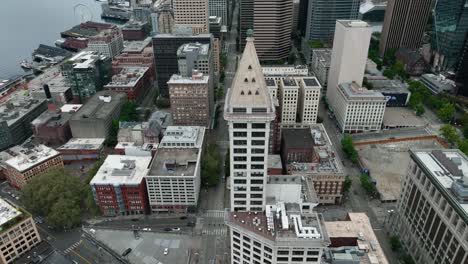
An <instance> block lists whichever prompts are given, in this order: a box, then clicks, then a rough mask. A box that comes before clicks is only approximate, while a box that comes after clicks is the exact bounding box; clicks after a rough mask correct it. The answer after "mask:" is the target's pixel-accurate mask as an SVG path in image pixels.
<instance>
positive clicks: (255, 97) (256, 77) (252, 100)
mask: <svg viewBox="0 0 468 264" xmlns="http://www.w3.org/2000/svg"><path fill="white" fill-rule="evenodd" d="M253 40H254V39H253V37H250V36H249V37H247V44H246V45H245V49H244V53H243V54H242V58H241V60H240V63H239V66H238V69H237V72H236V75H235V76H234V80H233V82H232V87H231V89H230V92H229V95H228V99H227V102H228V109H227V110H228V112H232V108H252V107H254V108H266V113H272V112H274V108H273V106H272V101H271V98H270V94H269V93H268V89H267V85H266V82H265V78H264V76H263V72H262V67H261V66H260V62H259V60H258V57H257V52H256V50H255V45H254V41H253Z"/></svg>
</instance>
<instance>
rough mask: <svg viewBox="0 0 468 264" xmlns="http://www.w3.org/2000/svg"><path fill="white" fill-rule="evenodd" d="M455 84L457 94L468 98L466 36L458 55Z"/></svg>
mask: <svg viewBox="0 0 468 264" xmlns="http://www.w3.org/2000/svg"><path fill="white" fill-rule="evenodd" d="M455 82H456V84H457V89H458V90H457V94H458V95H463V96H467V97H468V34H467V36H466V39H465V45H464V47H463V49H462V52H461V54H460V61H459V62H458V67H457V75H456V77H455Z"/></svg>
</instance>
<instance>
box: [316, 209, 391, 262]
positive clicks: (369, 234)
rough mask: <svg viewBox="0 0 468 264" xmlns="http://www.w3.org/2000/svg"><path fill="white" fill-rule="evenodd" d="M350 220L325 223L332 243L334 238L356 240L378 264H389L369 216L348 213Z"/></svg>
mask: <svg viewBox="0 0 468 264" xmlns="http://www.w3.org/2000/svg"><path fill="white" fill-rule="evenodd" d="M348 218H349V220H346V221H333V222H325V227H326V229H327V232H328V236H329V237H330V239H331V240H332V242H333V239H334V238H336V239H339V238H355V239H356V241H357V244H358V247H359V249H361V250H364V251H366V252H367V254H369V258H372V257H376V258H377V259H378V263H380V264H388V263H389V262H388V260H387V257H386V256H385V254H384V252H383V249H382V247H381V246H380V244H379V240H378V239H377V237H376V235H375V233H374V230H373V228H372V225H371V223H370V220H369V218H368V217H367V215H366V214H365V213H348ZM371 255H374V256H371Z"/></svg>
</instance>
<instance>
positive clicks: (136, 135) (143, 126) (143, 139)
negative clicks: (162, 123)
mask: <svg viewBox="0 0 468 264" xmlns="http://www.w3.org/2000/svg"><path fill="white" fill-rule="evenodd" d="M161 134H162V131H161V128H160V127H159V126H157V125H155V123H154V122H119V132H118V134H117V141H119V142H133V143H135V145H143V144H145V143H158V142H159V136H160V135H161Z"/></svg>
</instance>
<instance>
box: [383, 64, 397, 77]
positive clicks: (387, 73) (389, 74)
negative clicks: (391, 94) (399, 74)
mask: <svg viewBox="0 0 468 264" xmlns="http://www.w3.org/2000/svg"><path fill="white" fill-rule="evenodd" d="M383 75H384V76H385V77H387V78H389V79H392V80H393V79H394V78H395V76H396V72H395V70H394V69H393V68H392V67H390V68H387V69H385V70H384V72H383Z"/></svg>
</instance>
